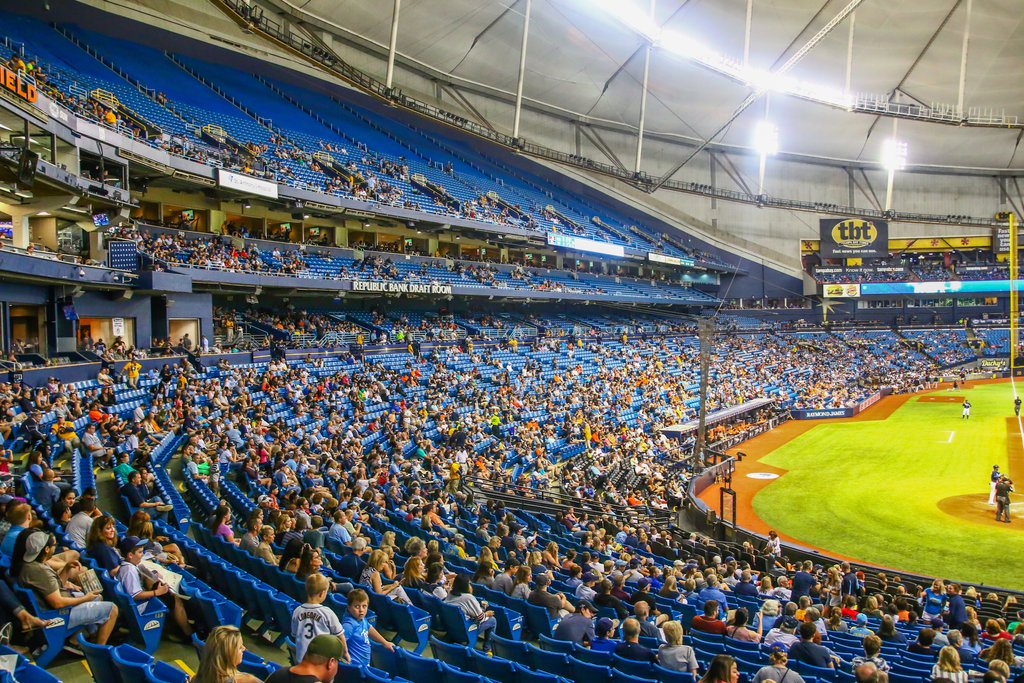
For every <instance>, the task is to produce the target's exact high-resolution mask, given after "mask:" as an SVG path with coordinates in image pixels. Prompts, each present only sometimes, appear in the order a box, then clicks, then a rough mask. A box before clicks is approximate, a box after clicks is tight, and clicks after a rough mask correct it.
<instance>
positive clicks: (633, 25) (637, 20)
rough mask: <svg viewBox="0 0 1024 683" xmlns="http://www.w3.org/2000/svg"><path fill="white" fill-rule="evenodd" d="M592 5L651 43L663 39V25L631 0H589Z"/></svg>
mask: <svg viewBox="0 0 1024 683" xmlns="http://www.w3.org/2000/svg"><path fill="white" fill-rule="evenodd" d="M588 4H589V5H590V6H591V7H597V8H598V9H601V10H603V11H604V12H605V13H606V14H608V15H609V16H611V17H612V18H613V19H617V20H618V21H619V22H620V23H622V24H624V25H625V26H627V27H629V28H630V29H632V30H633V31H635V32H636V33H639V34H640V36H641V37H642V38H643V39H644V40H646V41H648V42H649V43H652V44H654V43H657V42H659V41H660V40H661V27H660V26H658V24H657V23H655V21H654V19H652V18H651V15H650V14H649V13H647V12H645V11H643V10H642V9H640V7H639V6H638V5H637V4H636V3H635V2H632V1H631V0H588Z"/></svg>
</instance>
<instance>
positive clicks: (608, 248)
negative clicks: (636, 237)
mask: <svg viewBox="0 0 1024 683" xmlns="http://www.w3.org/2000/svg"><path fill="white" fill-rule="evenodd" d="M548 244H550V245H551V246H553V247H562V248H563V249H574V250H576V251H592V252H594V253H595V254H605V255H607V256H625V255H626V250H625V249H624V248H623V247H622V245H621V244H610V243H609V242H598V241H597V240H588V239H586V238H585V237H573V236H572V235H566V234H565V233H564V232H549V233H548Z"/></svg>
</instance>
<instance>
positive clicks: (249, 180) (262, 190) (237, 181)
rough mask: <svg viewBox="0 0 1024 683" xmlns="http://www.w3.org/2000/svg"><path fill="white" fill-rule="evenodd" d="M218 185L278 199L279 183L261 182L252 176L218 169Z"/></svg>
mask: <svg viewBox="0 0 1024 683" xmlns="http://www.w3.org/2000/svg"><path fill="white" fill-rule="evenodd" d="M217 184H218V185H220V186H221V187H226V188H228V189H229V190H237V191H238V192H244V193H246V194H254V195H256V196H258V197H269V198H270V199H277V183H271V182H268V181H266V180H260V179H259V178H253V177H252V176H248V175H242V174H241V173H233V172H231V171H225V170H224V169H223V168H219V169H217Z"/></svg>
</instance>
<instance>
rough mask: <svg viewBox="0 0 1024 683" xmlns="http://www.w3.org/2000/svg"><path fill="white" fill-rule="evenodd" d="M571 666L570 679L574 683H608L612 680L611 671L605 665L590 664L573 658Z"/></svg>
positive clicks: (570, 660) (570, 661)
mask: <svg viewBox="0 0 1024 683" xmlns="http://www.w3.org/2000/svg"><path fill="white" fill-rule="evenodd" d="M569 665H570V666H571V667H572V676H570V677H569V678H570V680H571V681H573V683H607V682H608V681H609V680H610V678H611V673H612V671H611V669H609V668H608V667H607V666H604V665H603V664H588V663H587V662H583V661H580V660H578V659H576V658H575V657H571V658H570V659H569Z"/></svg>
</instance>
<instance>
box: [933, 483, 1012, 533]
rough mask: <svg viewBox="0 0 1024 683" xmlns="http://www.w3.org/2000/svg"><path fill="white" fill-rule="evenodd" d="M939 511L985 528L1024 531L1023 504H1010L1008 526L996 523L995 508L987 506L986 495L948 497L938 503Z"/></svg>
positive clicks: (973, 494) (970, 494)
mask: <svg viewBox="0 0 1024 683" xmlns="http://www.w3.org/2000/svg"><path fill="white" fill-rule="evenodd" d="M939 509H940V510H942V511H943V512H945V513H946V514H947V515H951V516H953V517H956V518H957V519H966V520H968V521H970V522H975V523H977V524H984V525H985V526H994V527H1006V528H1007V529H1016V530H1018V531H1024V503H1011V504H1010V520H1011V522H1010V524H1006V523H1005V522H997V521H996V506H995V505H989V504H988V493H987V492H986V493H969V494H967V495H964V496H950V497H949V498H943V499H942V500H940V501H939Z"/></svg>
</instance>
